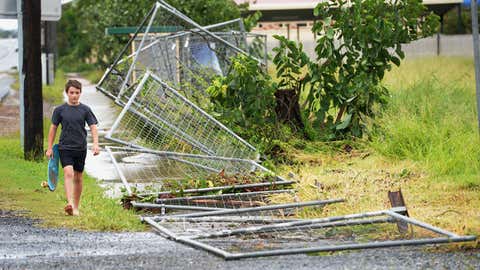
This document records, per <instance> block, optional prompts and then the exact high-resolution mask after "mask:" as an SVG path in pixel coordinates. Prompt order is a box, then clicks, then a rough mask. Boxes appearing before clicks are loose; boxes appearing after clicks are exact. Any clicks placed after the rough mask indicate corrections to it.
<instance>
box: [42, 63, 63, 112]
mask: <svg viewBox="0 0 480 270" xmlns="http://www.w3.org/2000/svg"><path fill="white" fill-rule="evenodd" d="M66 81H67V77H66V75H65V72H64V71H63V70H61V69H59V70H57V72H56V73H55V82H54V84H53V85H45V84H44V85H43V87H42V95H43V100H44V101H45V102H47V103H49V104H62V103H63V102H64V99H63V92H64V88H65V82H66Z"/></svg>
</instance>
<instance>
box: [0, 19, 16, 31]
mask: <svg viewBox="0 0 480 270" xmlns="http://www.w3.org/2000/svg"><path fill="white" fill-rule="evenodd" d="M0 28H1V29H3V30H17V20H4V19H0Z"/></svg>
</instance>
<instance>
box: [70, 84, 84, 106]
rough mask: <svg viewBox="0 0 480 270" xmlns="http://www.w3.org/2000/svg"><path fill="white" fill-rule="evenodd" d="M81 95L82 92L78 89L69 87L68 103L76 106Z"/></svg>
mask: <svg viewBox="0 0 480 270" xmlns="http://www.w3.org/2000/svg"><path fill="white" fill-rule="evenodd" d="M81 94H82V91H81V90H80V89H78V88H75V87H73V86H70V87H69V88H68V90H67V97H68V103H70V104H74V105H76V104H78V103H79V101H80V95H81Z"/></svg>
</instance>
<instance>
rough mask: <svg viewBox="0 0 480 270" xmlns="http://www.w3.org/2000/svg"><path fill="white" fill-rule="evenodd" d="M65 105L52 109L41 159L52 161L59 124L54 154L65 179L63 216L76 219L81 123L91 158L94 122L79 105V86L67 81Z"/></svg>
mask: <svg viewBox="0 0 480 270" xmlns="http://www.w3.org/2000/svg"><path fill="white" fill-rule="evenodd" d="M65 93H66V94H67V97H68V101H67V103H64V104H62V105H61V106H59V107H57V108H55V110H54V111H53V115H52V125H51V126H50V131H49V133H48V149H47V152H46V153H45V155H46V156H47V157H48V158H52V147H53V141H54V140H55V134H56V133H57V127H58V125H59V124H62V133H61V134H60V142H59V144H58V150H59V153H60V161H61V164H62V168H63V176H64V178H65V195H66V197H67V205H66V206H65V208H64V211H65V213H66V214H67V215H70V216H71V215H75V216H78V215H80V211H79V207H80V196H81V195H82V188H83V175H82V174H83V168H84V165H85V158H86V156H87V131H86V130H85V123H87V124H88V126H89V127H90V131H91V132H92V137H93V148H92V152H93V155H95V156H96V155H98V154H99V151H100V150H99V148H98V132H97V124H98V121H97V118H96V117H95V115H94V114H93V112H92V110H91V109H90V107H88V106H86V105H84V104H81V103H80V101H79V99H80V95H81V94H82V84H81V83H80V82H79V81H77V80H69V81H68V82H67V83H66V85H65Z"/></svg>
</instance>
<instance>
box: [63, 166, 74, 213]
mask: <svg viewBox="0 0 480 270" xmlns="http://www.w3.org/2000/svg"><path fill="white" fill-rule="evenodd" d="M63 178H65V185H64V186H65V196H66V197H67V206H66V207H65V212H66V213H67V214H69V215H71V214H72V213H71V210H70V211H69V210H67V207H68V205H70V207H71V208H73V207H74V200H73V178H74V173H73V166H71V165H69V166H65V167H64V168H63Z"/></svg>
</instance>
